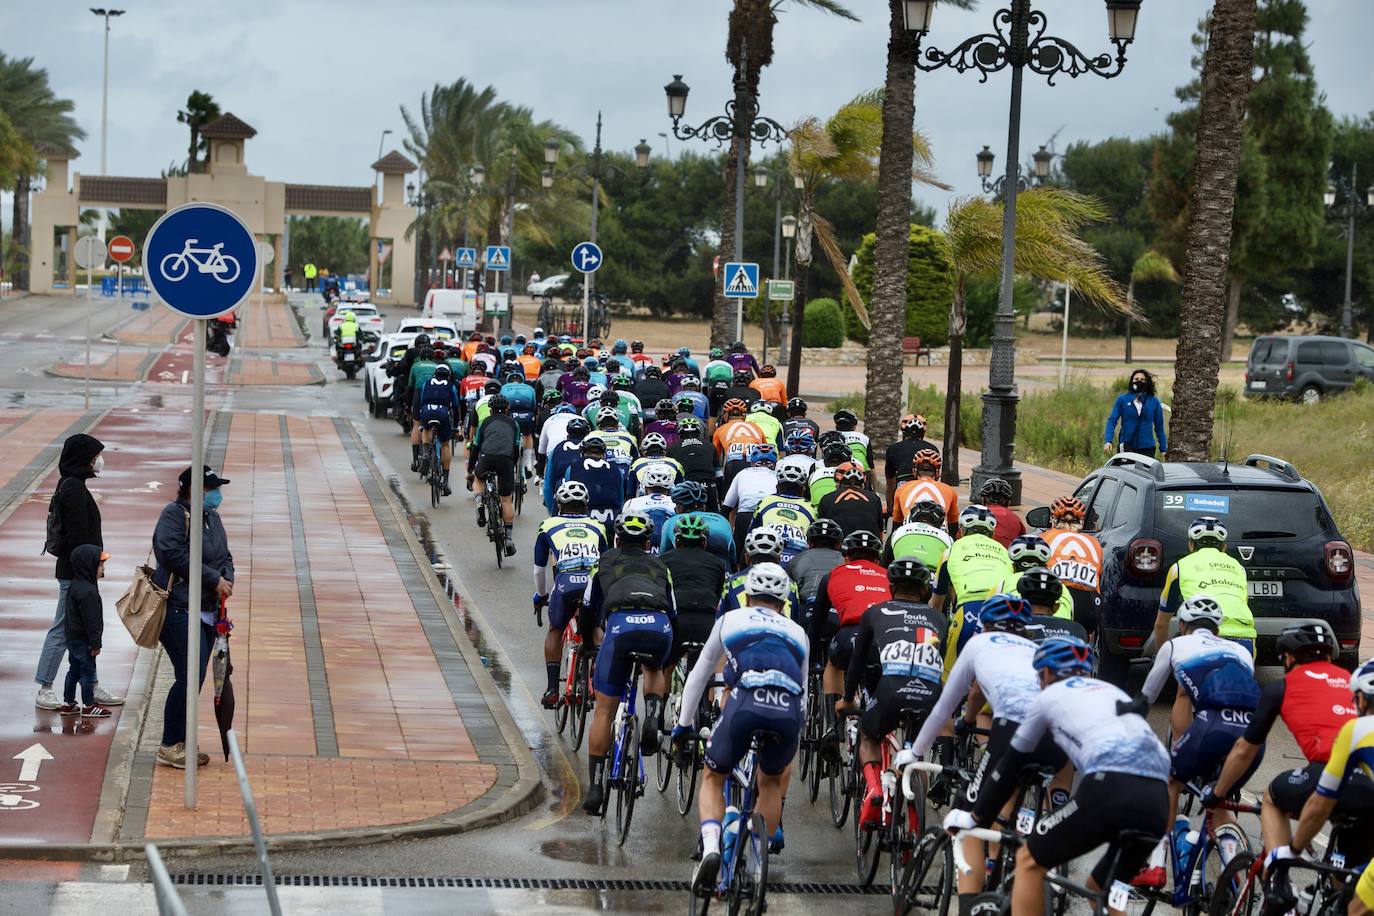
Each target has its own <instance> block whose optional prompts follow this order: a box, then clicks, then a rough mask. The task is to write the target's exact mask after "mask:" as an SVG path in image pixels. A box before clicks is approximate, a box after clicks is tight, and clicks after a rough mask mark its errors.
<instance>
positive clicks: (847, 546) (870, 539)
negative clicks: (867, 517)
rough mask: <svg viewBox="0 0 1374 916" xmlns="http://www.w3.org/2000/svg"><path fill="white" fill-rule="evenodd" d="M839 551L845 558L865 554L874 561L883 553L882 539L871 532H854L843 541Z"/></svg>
mask: <svg viewBox="0 0 1374 916" xmlns="http://www.w3.org/2000/svg"><path fill="white" fill-rule="evenodd" d="M840 549H841V550H842V551H843V552H844V555H845V557H847V558H852V557H854V556H856V555H858V554H864V553H867V554H871V555H872V557H873V559H874V560H876V559H878V557H879V556H880V555H881V554H882V552H883V539H882V538H880V537H878V536H877V535H876V534H874V533H873V532H872V531H855V532H854V533H853V534H851V535H849V537H847V538H845V539H844V545H843V546H842V547H841V548H840Z"/></svg>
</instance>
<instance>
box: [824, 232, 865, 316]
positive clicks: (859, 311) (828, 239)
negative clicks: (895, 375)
mask: <svg viewBox="0 0 1374 916" xmlns="http://www.w3.org/2000/svg"><path fill="white" fill-rule="evenodd" d="M811 220H812V224H813V227H814V229H815V230H816V241H818V242H820V245H821V251H823V252H825V259H826V260H827V261H829V262H830V266H831V267H832V268H833V269H834V271H835V273H836V274H837V275H838V276H839V278H840V285H841V286H843V287H844V292H845V296H846V297H848V299H849V304H850V305H851V306H853V308H854V314H856V315H858V316H859V321H861V322H863V326H864V327H866V328H867V327H869V322H868V306H866V305H865V304H864V300H863V297H862V296H860V295H859V288H858V287H857V286H855V285H854V280H853V278H852V277H850V276H849V264H848V262H846V261H845V258H844V252H842V251H840V245H839V242H837V241H835V227H834V226H832V225H830V223H829V222H827V221H826V219H825V218H824V217H822V216H820V215H819V214H812V216H811Z"/></svg>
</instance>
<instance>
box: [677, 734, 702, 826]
mask: <svg viewBox="0 0 1374 916" xmlns="http://www.w3.org/2000/svg"><path fill="white" fill-rule="evenodd" d="M699 772H701V745H700V743H699V742H698V741H697V740H696V739H689V743H688V745H687V759H686V760H685V761H684V765H683V766H680V767H678V768H677V813H678V814H680V815H682V816H683V817H686V816H687V812H688V811H691V810H692V796H693V795H695V794H696V791H697V773H699Z"/></svg>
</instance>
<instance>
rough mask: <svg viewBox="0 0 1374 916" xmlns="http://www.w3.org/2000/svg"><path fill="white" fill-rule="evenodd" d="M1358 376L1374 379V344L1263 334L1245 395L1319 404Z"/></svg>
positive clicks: (1255, 350) (1248, 371)
mask: <svg viewBox="0 0 1374 916" xmlns="http://www.w3.org/2000/svg"><path fill="white" fill-rule="evenodd" d="M1358 378H1366V379H1369V380H1370V381H1374V347H1370V346H1367V345H1366V344H1362V343H1359V342H1358V341H1354V340H1346V339H1345V338H1344V337H1317V336H1311V337H1260V338H1257V339H1256V340H1255V342H1254V343H1253V344H1251V345H1250V357H1249V359H1248V360H1247V361H1246V368H1245V393H1246V395H1248V396H1249V397H1261V398H1288V399H1293V400H1299V401H1302V402H1303V403H1304V404H1315V403H1316V402H1318V401H1320V400H1321V399H1322V398H1324V397H1326V396H1327V395H1328V394H1336V393H1338V392H1341V391H1345V390H1346V389H1347V388H1349V387H1350V386H1351V385H1353V384H1355V380H1356V379H1358Z"/></svg>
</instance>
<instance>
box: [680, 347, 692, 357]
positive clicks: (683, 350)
mask: <svg viewBox="0 0 1374 916" xmlns="http://www.w3.org/2000/svg"><path fill="white" fill-rule="evenodd" d="M677 355H678V356H683V357H686V356H691V355H692V348H691V347H678V348H677Z"/></svg>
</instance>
